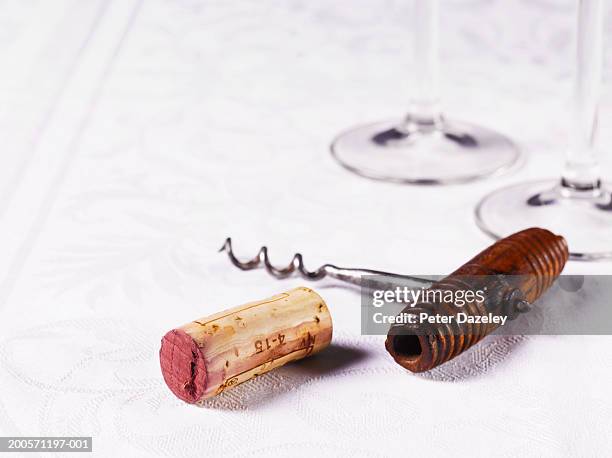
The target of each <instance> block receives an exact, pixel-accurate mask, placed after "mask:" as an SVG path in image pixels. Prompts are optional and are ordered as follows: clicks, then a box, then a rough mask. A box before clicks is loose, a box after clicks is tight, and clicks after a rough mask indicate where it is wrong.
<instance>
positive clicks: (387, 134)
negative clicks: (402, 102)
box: [331, 120, 520, 184]
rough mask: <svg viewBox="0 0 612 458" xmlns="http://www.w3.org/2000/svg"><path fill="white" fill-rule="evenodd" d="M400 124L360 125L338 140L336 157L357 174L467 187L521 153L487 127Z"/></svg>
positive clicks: (334, 150) (502, 168) (500, 169)
mask: <svg viewBox="0 0 612 458" xmlns="http://www.w3.org/2000/svg"><path fill="white" fill-rule="evenodd" d="M402 125H405V123H402V121H400V120H395V121H386V122H378V123H374V124H369V125H365V126H361V127H357V128H355V129H352V130H350V131H348V132H345V133H343V134H341V135H340V136H338V137H337V138H336V139H335V140H334V141H333V143H332V145H331V152H332V155H333V157H334V158H335V159H336V160H337V161H338V162H339V163H340V164H341V165H342V166H343V167H345V168H346V169H348V170H350V171H351V172H354V173H356V174H358V175H361V176H364V177H367V178H373V179H377V180H383V181H391V182H397V183H409V184H452V183H463V182H468V181H472V180H476V179H479V178H485V177H488V176H492V175H496V174H499V173H501V172H503V171H506V170H507V169H508V168H510V167H511V166H513V165H514V164H516V162H517V161H518V159H519V157H520V153H519V150H518V148H517V147H516V145H515V144H514V143H513V142H512V141H511V140H510V139H509V138H507V137H505V136H504V135H502V134H499V133H497V132H495V131H492V130H489V129H486V128H484V127H480V126H476V125H473V124H467V123H463V122H455V121H447V120H444V121H441V122H440V123H438V125H437V126H435V127H432V128H430V129H428V130H427V129H412V130H411V129H407V128H405V127H398V126H402Z"/></svg>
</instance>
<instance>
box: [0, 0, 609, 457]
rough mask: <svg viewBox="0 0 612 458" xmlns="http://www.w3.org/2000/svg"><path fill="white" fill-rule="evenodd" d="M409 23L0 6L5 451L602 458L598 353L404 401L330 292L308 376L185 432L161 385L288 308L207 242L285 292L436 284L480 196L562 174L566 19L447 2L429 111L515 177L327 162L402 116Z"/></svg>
mask: <svg viewBox="0 0 612 458" xmlns="http://www.w3.org/2000/svg"><path fill="white" fill-rule="evenodd" d="M408 3H409V2H407V1H400V0H347V1H334V2H329V1H324V0H258V1H246V0H243V1H239V0H231V1H230V0H227V1H216V0H208V1H195V0H193V1H191V0H181V1H170V0H145V1H137V0H136V1H133V0H115V1H94V0H56V1H54V2H50V1H43V0H23V1H16V0H14V1H8V0H3V1H2V2H0V18H1V19H0V65H1V68H0V70H1V77H2V80H1V81H2V84H1V87H0V89H1V93H0V139H1V141H0V144H1V145H2V148H1V149H0V161H1V163H0V434H1V435H4V436H6V435H44V436H58V435H93V436H94V450H95V455H97V456H143V457H144V456H147V457H148V456H158V455H160V456H172V457H182V456H219V455H229V456H278V455H291V456H307V455H308V456H312V455H313V454H318V455H322V456H330V455H338V456H347V455H350V456H354V457H361V456H366V457H372V456H391V455H397V456H399V455H401V456H407V455H408V456H411V455H414V456H422V455H425V454H427V455H430V456H447V455H450V454H453V455H454V456H462V455H467V454H470V455H472V456H490V455H497V456H594V455H599V456H605V455H610V453H611V452H612V439H611V437H610V426H611V420H610V418H612V402H611V401H610V396H609V387H610V382H611V380H612V339H611V338H608V337H581V336H575V337H563V336H545V337H530V338H521V337H511V338H500V337H498V338H489V339H487V340H486V341H485V342H483V343H482V344H480V345H479V346H478V347H477V348H475V349H473V350H472V351H470V352H468V353H467V354H465V355H463V356H462V357H460V358H458V359H456V360H455V361H453V362H452V363H450V364H447V365H445V366H443V367H441V368H439V369H438V370H435V371H433V372H432V373H429V374H426V375H422V376H416V375H413V374H410V373H408V372H406V371H404V370H403V369H402V368H400V367H399V366H397V365H396V364H395V363H393V361H392V360H391V358H390V357H389V356H388V355H387V354H386V352H385V351H384V348H383V341H384V337H363V336H361V335H360V323H359V310H358V307H359V295H358V293H356V292H354V291H353V290H349V289H346V288H342V287H338V286H337V285H334V284H333V283H329V282H328V283H320V284H311V286H313V287H314V288H315V289H317V291H319V292H320V293H321V294H322V295H323V296H324V298H325V299H326V301H327V303H328V305H329V306H330V310H331V312H332V316H333V320H334V325H335V326H334V327H335V335H334V346H333V347H332V348H330V349H329V350H328V351H327V352H325V353H323V354H321V355H320V356H318V357H314V358H311V359H309V360H305V361H303V362H301V363H297V364H293V365H290V366H286V367H284V368H282V369H280V370H277V371H275V372H273V373H271V374H269V375H267V376H264V377H261V378H260V379H257V380H256V381H253V382H250V383H248V384H245V385H242V386H240V387H238V388H236V389H235V390H233V391H228V392H227V393H226V394H225V395H223V396H221V397H219V398H216V399H214V400H212V401H211V402H209V403H208V404H207V406H206V407H205V408H196V407H193V406H188V405H186V404H184V403H182V402H181V401H179V400H177V399H176V398H174V397H173V396H172V394H171V393H170V391H169V390H168V389H167V388H166V387H165V385H164V383H163V380H162V378H161V375H160V371H159V366H158V359H157V358H158V357H157V352H158V348H159V341H160V338H161V336H162V335H163V334H164V333H165V332H166V331H167V330H169V329H171V328H173V327H175V326H178V325H181V324H183V323H185V322H187V321H190V320H192V319H195V318H198V317H201V316H204V315H207V314H209V313H211V312H214V311H216V310H219V309H222V308H225V307H228V306H232V305H237V304H241V303H243V302H246V301H249V300H254V299H259V298H263V297H267V296H269V295H272V294H274V293H277V292H280V291H284V290H287V289H289V288H292V287H294V286H297V285H299V284H302V283H304V282H303V281H301V280H299V279H289V280H285V281H277V280H274V279H272V278H270V277H268V276H267V275H266V274H265V273H264V272H261V271H256V272H246V273H245V272H240V271H238V270H236V269H235V268H233V267H232V266H230V265H229V264H228V262H227V260H226V259H225V258H224V257H223V256H222V255H219V254H217V253H216V249H218V248H219V246H220V245H221V243H222V242H223V239H224V238H225V237H226V236H228V235H231V236H233V237H234V240H235V247H236V250H237V252H238V254H242V255H243V256H251V255H253V254H254V253H255V252H256V251H257V249H258V248H259V246H260V245H261V244H264V243H266V244H268V246H269V247H270V250H271V253H272V257H273V259H274V260H275V261H276V262H278V263H279V264H281V263H284V262H285V260H287V261H288V260H289V259H290V257H291V255H292V254H293V252H294V251H295V250H300V251H301V252H302V253H303V254H304V257H305V260H306V263H307V265H308V266H313V267H315V266H317V265H319V264H320V263H323V262H333V263H336V264H338V265H345V266H361V267H370V268H378V269H384V270H390V271H397V272H407V273H411V274H418V273H422V274H428V273H430V274H442V273H445V272H449V271H450V270H452V269H454V268H456V267H457V266H459V265H460V264H462V263H463V262H464V261H466V260H467V259H468V258H470V257H471V256H473V255H474V254H475V253H476V252H478V251H479V250H481V249H482V248H484V247H485V246H487V245H488V244H489V243H490V240H489V239H488V238H487V237H486V236H485V235H483V234H482V233H481V232H480V231H479V230H478V229H477V228H476V226H475V224H474V222H473V216H472V211H473V207H474V204H475V203H476V202H477V200H478V199H479V198H480V197H481V196H482V195H484V194H485V193H486V192H488V191H490V190H493V189H495V188H497V187H499V186H501V185H503V184H507V183H514V182H518V181H522V180H525V179H529V178H537V177H542V176H547V177H554V176H555V175H556V174H558V173H559V170H560V167H561V161H562V154H563V145H564V141H565V136H566V132H567V128H568V125H567V122H566V109H567V100H568V94H569V90H570V80H571V71H572V31H573V25H574V22H575V17H574V3H575V2H574V1H573V0H558V1H557V0H538V1H534V0H522V1H519V0H508V1H506V0H504V1H501V0H497V1H494V0H443V2H442V3H443V8H442V26H441V33H442V40H441V41H442V59H443V66H442V68H443V78H442V79H443V87H442V92H443V95H444V105H445V108H446V109H447V112H449V113H452V114H453V115H454V116H455V117H460V118H462V119H466V120H471V121H474V122H480V123H482V124H486V125H489V126H492V127H496V128H497V129H499V130H501V131H503V132H505V133H507V134H509V135H511V136H512V137H513V138H514V139H516V141H517V142H518V143H519V144H520V145H521V146H522V148H523V149H524V151H525V153H526V157H527V163H526V165H525V166H524V167H523V168H522V169H520V170H519V171H518V172H515V173H513V174H511V175H508V176H505V177H503V178H496V179H493V180H488V181H483V182H479V183H475V184H470V185H462V186H453V187H440V188H431V187H406V186H398V185H391V184H385V183H377V182H372V181H368V180H363V179H360V178H358V177H356V176H353V175H351V174H349V173H347V172H345V171H344V170H343V169H341V168H340V167H338V166H337V165H336V164H335V163H334V162H333V160H332V159H331V157H330V156H329V154H328V145H329V142H330V139H331V138H332V137H333V136H335V135H336V134H337V133H338V132H339V131H341V130H344V129H346V128H347V127H350V126H352V125H354V124H358V123H361V122H367V121H372V120H377V119H379V118H387V117H390V116H396V115H400V114H402V112H403V110H404V108H405V106H406V103H407V99H408V94H409V90H410V71H411V67H410V65H411V64H410V59H409V48H410V42H409V40H410V34H409V31H408V29H407V24H408V18H409V14H410V10H409V8H408ZM610 19H612V17H611V18H610ZM607 30H608V31H609V32H610V33H608V36H609V38H610V39H612V21H609V22H608V26H607ZM606 68H607V77H608V78H609V75H610V74H612V73H610V71H609V70H612V69H610V63H608V64H607V65H606ZM610 89H612V88H608V89H607V90H606V93H605V95H604V100H603V102H602V116H601V125H602V130H601V135H600V139H599V144H600V146H601V148H602V151H604V152H607V153H610V151H605V150H606V149H607V148H609V145H611V144H612V90H610ZM604 156H605V155H604ZM607 156H608V157H609V156H610V154H607ZM608 159H609V158H608ZM605 170H606V172H607V175H608V176H612V168H611V167H610V166H609V164H608V165H607V166H606V168H605ZM611 271H612V264H611V263H598V264H578V263H570V264H569V265H568V266H567V268H566V272H567V273H578V272H580V273H587V272H589V273H610V272H611Z"/></svg>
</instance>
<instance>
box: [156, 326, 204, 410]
mask: <svg viewBox="0 0 612 458" xmlns="http://www.w3.org/2000/svg"><path fill="white" fill-rule="evenodd" d="M159 363H160V365H161V370H162V374H163V376H164V381H165V382H166V384H167V385H168V387H169V388H170V390H171V391H172V392H173V393H174V394H175V395H176V396H177V397H178V398H180V399H182V400H183V401H185V402H189V403H190V404H194V403H196V402H198V401H199V400H200V398H201V397H202V395H203V394H204V390H205V388H206V364H205V362H204V357H203V356H202V353H201V352H200V349H199V347H198V345H197V344H196V342H195V341H194V340H193V339H192V338H191V336H189V334H187V333H186V332H185V331H182V330H180V329H173V330H172V331H170V332H168V333H167V334H166V335H165V336H164V337H163V338H162V341H161V349H160V350H159Z"/></svg>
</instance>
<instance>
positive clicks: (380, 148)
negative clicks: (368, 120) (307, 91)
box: [331, 0, 519, 184]
mask: <svg viewBox="0 0 612 458" xmlns="http://www.w3.org/2000/svg"><path fill="white" fill-rule="evenodd" d="M438 10H439V0H414V12H413V16H412V19H413V22H412V29H413V34H414V40H413V46H414V60H415V65H414V68H413V72H414V74H415V92H414V94H413V96H412V100H411V102H410V104H409V110H408V114H407V115H406V116H405V118H404V119H395V120H390V121H382V122H376V123H373V124H369V125H364V126H360V127H356V128H354V129H352V130H349V131H347V132H345V133H343V134H341V135H340V136H338V137H337V138H336V139H335V140H334V141H333V143H332V145H331V152H332V155H333V157H334V158H335V159H336V160H337V161H338V162H339V163H340V164H341V165H342V166H344V167H345V168H347V169H348V170H350V171H352V172H354V173H357V174H359V175H362V176H365V177H368V178H374V179H379V180H384V181H392V182H399V183H411V184H450V183H461V182H466V181H471V180H475V179H477V178H483V177H486V176H490V175H493V174H497V173H500V172H502V171H504V170H506V169H508V168H509V167H511V166H512V165H513V164H515V163H516V161H517V160H518V158H519V151H518V149H517V147H516V146H515V144H514V143H513V142H512V141H511V140H510V139H508V138H507V137H505V136H503V135H501V134H500V133H498V132H495V131H493V130H490V129H488V128H485V127H481V126H477V125H474V124H469V123H465V122H460V121H454V120H449V119H447V118H446V117H445V116H443V115H442V113H441V112H440V108H439V96H438V64H439V62H438Z"/></svg>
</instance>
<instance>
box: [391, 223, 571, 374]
mask: <svg viewBox="0 0 612 458" xmlns="http://www.w3.org/2000/svg"><path fill="white" fill-rule="evenodd" d="M568 257H569V252H568V248H567V243H566V242H565V239H564V238H563V237H561V236H558V235H555V234H553V233H552V232H549V231H547V230H546V229H540V228H531V229H526V230H524V231H521V232H517V233H516V234H513V235H511V236H509V237H506V238H504V239H502V240H499V241H497V242H496V243H494V244H493V245H491V246H490V247H489V248H487V249H485V250H484V251H482V252H481V253H480V254H478V255H476V256H475V257H474V258H473V259H471V260H470V261H468V262H467V263H466V264H464V265H463V266H461V267H460V268H459V269H457V270H456V271H454V272H453V273H452V274H451V275H449V276H448V277H446V278H444V279H442V280H440V281H439V282H436V283H435V284H434V285H432V287H431V288H435V289H441V290H453V289H464V290H465V289H467V288H469V289H473V290H478V289H483V288H488V289H489V290H492V288H493V287H494V285H493V283H494V282H495V281H496V278H498V277H497V276H498V275H500V274H501V275H504V276H512V278H513V279H514V280H515V282H514V283H518V284H513V285H512V287H513V288H517V289H518V290H519V292H520V294H521V295H522V297H523V298H525V299H526V300H527V301H528V302H530V303H531V302H534V301H535V300H536V299H538V298H539V297H540V296H541V295H542V294H543V293H544V292H545V291H546V290H547V289H548V288H549V287H550V286H551V285H552V283H553V282H554V281H555V280H556V279H557V277H558V276H559V274H560V273H561V271H562V270H563V267H564V266H565V263H566V262H567V259H568ZM466 283H468V284H466ZM440 310H444V311H445V312H446V313H448V314H453V313H454V314H456V313H458V311H459V310H461V311H462V312H464V313H467V314H469V315H473V316H477V315H484V314H486V313H487V309H486V304H484V303H483V302H476V301H473V302H470V303H468V304H466V305H465V306H463V307H462V308H457V307H452V308H449V307H448V306H445V305H441V304H435V303H433V304H432V303H418V304H416V306H414V307H406V308H405V309H404V310H403V312H405V313H409V314H416V315H418V314H419V313H420V312H426V313H435V312H439V311H440ZM415 326H417V325H403V326H394V327H392V328H391V329H390V330H389V334H388V335H387V340H386V342H385V346H386V348H387V351H388V352H389V353H390V354H391V356H393V358H394V359H395V361H396V362H397V363H398V364H400V365H401V366H403V367H405V368H406V369H409V370H411V371H413V372H422V371H427V370H429V369H432V368H434V367H436V366H438V365H440V364H442V363H444V362H446V361H448V360H450V359H452V358H454V357H455V356H457V355H459V354H460V353H462V352H463V351H465V350H467V349H468V348H470V347H471V346H472V345H474V344H475V343H477V342H479V341H480V340H481V339H482V338H483V337H485V336H486V335H487V334H489V333H491V332H492V331H494V330H495V329H497V328H498V327H499V324H495V323H489V324H486V325H482V324H473V323H470V322H468V323H462V324H454V325H452V326H449V325H438V326H437V325H433V326H430V327H428V328H427V332H426V333H423V332H422V330H423V329H420V330H418V331H419V332H417V329H416V327H415ZM442 326H445V327H444V329H443V328H442ZM453 326H454V327H453ZM449 330H450V332H449Z"/></svg>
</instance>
